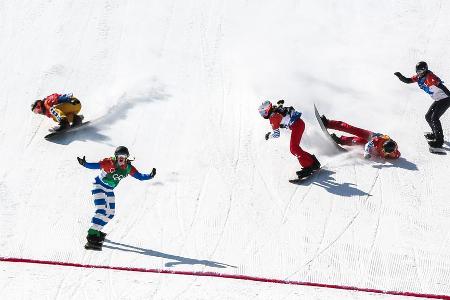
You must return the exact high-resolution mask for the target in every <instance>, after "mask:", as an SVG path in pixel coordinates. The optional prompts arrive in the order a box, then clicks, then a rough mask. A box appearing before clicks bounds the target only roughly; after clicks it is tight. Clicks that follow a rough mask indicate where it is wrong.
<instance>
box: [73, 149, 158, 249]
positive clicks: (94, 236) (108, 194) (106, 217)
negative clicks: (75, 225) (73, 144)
mask: <svg viewBox="0 0 450 300" xmlns="http://www.w3.org/2000/svg"><path fill="white" fill-rule="evenodd" d="M129 155H130V153H129V152H128V149H127V148H126V147H124V146H119V147H117V149H116V150H115V152H114V157H108V158H105V159H103V160H101V161H100V162H96V163H89V162H86V159H85V156H83V158H80V157H77V159H78V163H79V164H80V165H82V166H84V167H85V168H88V169H100V170H102V172H101V174H100V175H99V176H97V177H95V181H94V183H93V188H92V195H93V197H94V204H95V208H96V211H95V215H94V217H93V218H92V225H91V228H90V229H89V230H88V235H87V237H86V239H87V241H88V242H87V244H86V246H85V248H86V249H93V250H102V245H103V241H104V240H105V236H106V234H105V233H103V232H102V231H101V230H102V229H103V227H104V226H105V225H106V224H108V222H109V221H110V220H111V219H112V218H113V217H114V212H115V198H114V192H113V189H114V188H115V187H116V186H117V185H118V184H119V182H120V181H121V180H122V179H123V178H125V177H127V176H128V175H131V176H133V177H134V178H136V179H139V180H149V179H152V178H153V177H155V174H156V169H155V168H153V170H152V172H151V173H150V174H141V173H139V171H138V170H136V168H135V167H134V166H133V165H131V162H130V160H129V159H128V157H129Z"/></svg>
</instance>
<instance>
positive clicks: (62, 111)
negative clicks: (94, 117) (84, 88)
mask: <svg viewBox="0 0 450 300" xmlns="http://www.w3.org/2000/svg"><path fill="white" fill-rule="evenodd" d="M80 110H81V103H80V100H78V99H77V98H75V97H74V96H73V95H72V94H64V95H61V94H51V95H50V96H47V97H45V98H44V99H42V100H36V101H34V102H33V104H31V111H32V112H34V113H35V114H40V115H45V116H47V117H49V118H52V119H53V121H55V122H57V123H58V125H59V126H58V127H56V128H55V129H54V130H55V131H62V130H65V129H68V128H70V126H71V125H72V127H75V126H78V125H80V124H81V122H82V120H83V118H82V116H80V115H78V113H79V112H80Z"/></svg>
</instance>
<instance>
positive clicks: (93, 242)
mask: <svg viewBox="0 0 450 300" xmlns="http://www.w3.org/2000/svg"><path fill="white" fill-rule="evenodd" d="M86 239H87V243H86V245H84V249H87V250H97V251H101V250H102V246H103V239H102V238H101V237H99V236H93V235H89V234H88V235H87V236H86Z"/></svg>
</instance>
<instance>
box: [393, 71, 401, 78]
mask: <svg viewBox="0 0 450 300" xmlns="http://www.w3.org/2000/svg"><path fill="white" fill-rule="evenodd" d="M394 75H395V76H397V77H400V76H402V73H400V72H395V73H394Z"/></svg>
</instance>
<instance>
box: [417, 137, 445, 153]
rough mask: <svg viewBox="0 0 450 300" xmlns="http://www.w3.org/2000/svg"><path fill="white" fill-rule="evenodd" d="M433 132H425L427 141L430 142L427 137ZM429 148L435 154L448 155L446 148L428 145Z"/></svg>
mask: <svg viewBox="0 0 450 300" xmlns="http://www.w3.org/2000/svg"><path fill="white" fill-rule="evenodd" d="M428 134H431V132H424V134H423V136H424V137H425V139H426V140H427V142H429V141H430V140H429V139H428V138H427V135H428ZM428 150H429V151H430V153H433V154H438V155H447V152H446V151H445V149H444V148H435V147H431V146H428Z"/></svg>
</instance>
